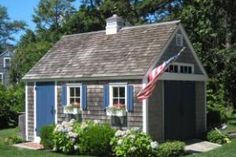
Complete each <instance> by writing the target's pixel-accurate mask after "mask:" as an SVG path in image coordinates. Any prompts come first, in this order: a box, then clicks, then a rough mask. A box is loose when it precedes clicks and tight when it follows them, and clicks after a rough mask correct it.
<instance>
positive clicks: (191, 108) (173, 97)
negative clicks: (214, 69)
mask: <svg viewBox="0 0 236 157" xmlns="http://www.w3.org/2000/svg"><path fill="white" fill-rule="evenodd" d="M164 93H165V101H164V102H165V106H164V111H165V112H164V114H165V116H164V118H165V139H166V140H186V139H191V138H194V137H195V124H196V123H195V119H196V117H195V114H196V111H195V108H196V103H195V83H194V82H191V81H165V89H164Z"/></svg>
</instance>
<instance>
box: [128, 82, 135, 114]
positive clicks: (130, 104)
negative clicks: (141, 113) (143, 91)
mask: <svg viewBox="0 0 236 157" xmlns="http://www.w3.org/2000/svg"><path fill="white" fill-rule="evenodd" d="M127 90H128V94H127V96H128V98H127V102H128V104H127V105H128V106H127V107H128V112H133V111H134V102H133V90H134V87H133V86H132V85H128V89H127Z"/></svg>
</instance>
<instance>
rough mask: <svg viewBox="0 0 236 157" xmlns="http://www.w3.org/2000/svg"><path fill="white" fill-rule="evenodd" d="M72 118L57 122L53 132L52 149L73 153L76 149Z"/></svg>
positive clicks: (76, 137)
mask: <svg viewBox="0 0 236 157" xmlns="http://www.w3.org/2000/svg"><path fill="white" fill-rule="evenodd" d="M73 124H74V120H71V121H70V122H62V124H61V125H60V124H58V125H57V126H56V128H55V130H54V132H53V137H54V138H53V142H54V148H53V150H55V151H58V152H62V153H66V154H74V153H76V152H77V151H78V146H77V145H76V144H77V143H78V134H77V133H75V132H74V131H73Z"/></svg>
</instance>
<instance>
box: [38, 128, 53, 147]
mask: <svg viewBox="0 0 236 157" xmlns="http://www.w3.org/2000/svg"><path fill="white" fill-rule="evenodd" d="M54 128H55V125H47V126H44V127H42V128H41V130H40V138H41V141H40V143H41V144H42V145H43V147H44V148H45V149H53V146H54V143H53V138H54V137H53V131H54Z"/></svg>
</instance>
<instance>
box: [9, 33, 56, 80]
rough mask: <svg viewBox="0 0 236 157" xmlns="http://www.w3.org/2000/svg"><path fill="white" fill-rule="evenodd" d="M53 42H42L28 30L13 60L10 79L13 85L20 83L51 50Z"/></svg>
mask: <svg viewBox="0 0 236 157" xmlns="http://www.w3.org/2000/svg"><path fill="white" fill-rule="evenodd" d="M51 46H52V42H48V41H45V40H40V39H38V38H37V35H36V34H35V33H34V32H33V31H31V30H27V31H26V34H25V35H23V36H22V38H21V40H20V42H19V43H18V45H17V48H16V54H15V56H14V58H13V59H12V65H11V69H10V78H11V82H12V83H19V82H20V80H21V78H22V77H23V76H24V74H25V73H26V72H28V71H29V70H30V68H31V67H32V66H33V65H34V64H35V63H36V62H37V61H38V60H39V59H40V58H41V57H42V56H43V55H44V54H45V53H46V52H47V51H48V49H49V48H51Z"/></svg>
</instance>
